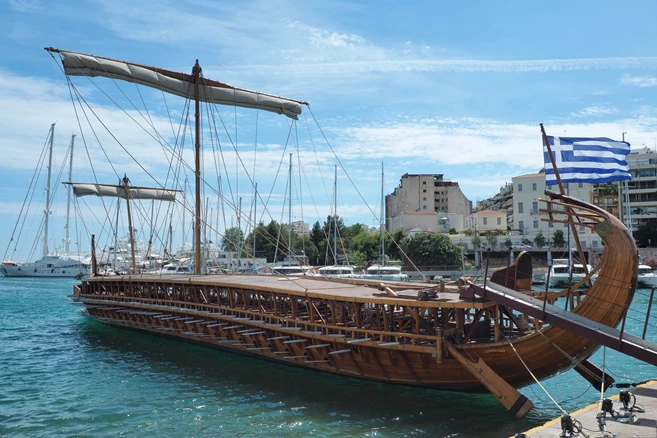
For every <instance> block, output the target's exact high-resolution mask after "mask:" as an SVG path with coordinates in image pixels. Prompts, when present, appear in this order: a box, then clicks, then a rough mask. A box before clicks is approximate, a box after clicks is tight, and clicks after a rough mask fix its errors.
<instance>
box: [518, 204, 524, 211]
mask: <svg viewBox="0 0 657 438" xmlns="http://www.w3.org/2000/svg"><path fill="white" fill-rule="evenodd" d="M524 212H525V205H524V204H523V203H522V202H518V213H524Z"/></svg>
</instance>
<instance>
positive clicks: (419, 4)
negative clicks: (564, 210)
mask: <svg viewBox="0 0 657 438" xmlns="http://www.w3.org/2000/svg"><path fill="white" fill-rule="evenodd" d="M656 13H657V4H656V3H655V2H652V1H641V0H636V1H632V2H617V1H587V0H582V1H578V2H571V1H559V0H557V1H552V2H549V3H536V2H526V1H497V2H488V1H479V2H476V1H464V2H444V1H411V2H396V1H395V2H393V1H388V0H378V1H365V0H364V1H331V2H326V1H310V0H305V1H294V0H291V1H286V0H277V1H267V0H263V1H259V0H256V1H248V0H245V1H240V2H228V1H220V0H216V1H203V0H199V1H184V0H177V1H168V0H158V1H149V0H144V1H139V2H134V1H133V2H128V1H123V0H97V1H85V0H78V1H75V2H67V1H40V0H5V1H3V2H2V3H1V4H0V16H2V17H3V26H2V32H3V33H4V35H3V38H1V39H0V54H1V55H2V56H0V108H1V109H2V117H1V118H0V154H1V155H0V156H1V157H2V159H0V171H1V172H2V175H3V178H2V179H1V180H0V185H2V190H0V226H1V227H2V229H3V230H4V231H3V232H2V233H0V250H4V249H5V248H12V247H13V248H14V249H12V251H11V252H10V254H9V255H10V256H11V257H13V258H15V259H19V258H21V257H28V255H27V253H26V252H25V251H26V250H25V249H16V248H17V247H16V246H15V243H16V241H17V233H16V231H14V232H13V235H14V241H12V244H11V245H10V239H11V238H12V231H13V230H15V229H17V228H20V227H16V224H17V220H18V218H19V213H20V211H21V208H22V205H23V203H24V199H25V198H26V193H27V190H28V188H29V186H30V182H31V181H32V176H33V174H34V169H35V168H36V166H37V163H38V160H39V156H40V154H41V153H42V150H43V147H44V142H45V141H46V137H47V133H48V130H49V128H50V125H51V124H52V123H56V130H55V139H54V140H55V141H54V143H55V149H56V152H55V159H54V162H55V163H57V164H56V165H54V166H53V167H54V168H55V167H56V168H57V169H60V168H61V167H62V162H63V157H64V155H63V153H64V152H63V151H65V150H66V147H67V146H68V144H69V142H70V137H71V135H72V134H76V136H77V137H76V138H77V140H76V142H77V143H76V145H77V144H79V146H76V155H75V156H74V157H75V158H74V162H75V164H74V174H75V175H76V177H79V178H85V177H87V178H88V177H89V175H90V174H89V170H90V168H91V167H92V165H91V164H89V162H87V161H86V159H87V158H89V157H85V158H83V159H80V160H78V158H77V157H78V155H77V154H80V155H82V156H84V155H87V156H90V155H94V154H99V151H100V150H99V149H97V148H96V149H94V148H93V145H92V143H94V139H93V138H92V136H91V135H90V134H89V133H87V134H82V133H81V132H83V131H84V130H81V129H80V127H81V126H82V125H83V124H80V123H79V122H78V118H77V117H76V112H75V111H74V106H73V104H72V98H71V89H70V88H69V87H68V86H67V82H66V78H65V76H64V75H63V73H62V71H61V68H60V64H58V62H57V61H56V60H55V59H53V57H51V56H50V54H49V53H48V52H46V51H44V50H43V48H44V47H56V48H59V49H64V50H70V51H76V52H82V53H89V54H94V55H98V56H104V57H109V58H114V59H121V60H126V61H132V62H136V63H140V64H145V65H153V66H157V67H161V68H166V69H169V70H173V71H184V72H189V71H190V70H191V67H192V66H193V65H194V62H195V61H196V60H197V59H198V60H199V63H200V65H201V66H202V68H203V74H204V76H205V77H207V78H211V79H215V80H219V81H222V82H226V83H229V84H231V85H235V86H238V87H242V88H247V89H253V90H258V91H262V92H266V93H271V94H275V95H281V96H285V97H290V98H294V99H298V100H302V101H305V102H309V104H310V111H308V110H305V111H304V114H303V115H302V117H301V118H300V120H299V122H298V125H297V128H295V129H298V131H304V130H307V131H310V130H311V129H312V132H313V134H312V140H303V141H301V140H300V146H299V147H297V148H296V149H294V154H295V157H294V161H295V165H294V166H293V167H296V168H297V169H300V172H299V173H298V174H297V176H296V177H293V179H294V180H295V181H297V182H295V183H294V184H293V186H294V191H295V193H294V195H293V201H294V204H295V207H293V211H292V214H291V215H292V216H293V218H292V220H300V219H303V220H305V221H306V222H308V223H311V224H312V223H313V222H314V221H315V220H316V219H317V218H318V217H319V218H321V217H324V218H325V217H326V215H327V214H328V213H329V212H330V211H331V208H332V196H333V195H332V193H333V166H334V165H338V166H339V172H338V178H337V179H338V182H337V186H338V187H339V188H338V198H339V200H338V203H337V204H338V207H337V213H338V214H339V215H340V216H341V217H342V218H343V219H344V220H345V222H346V223H347V224H351V223H365V224H367V225H369V226H377V223H376V221H377V220H378V214H379V213H378V211H379V207H378V205H379V203H380V192H381V166H382V164H383V167H384V169H385V170H384V172H385V177H384V191H385V192H386V193H391V192H392V191H393V190H394V188H395V187H396V186H397V185H398V184H399V181H400V177H401V176H402V175H403V174H405V173H411V174H423V173H428V174H443V175H444V177H445V178H447V179H450V180H453V181H457V182H458V183H459V185H460V187H461V189H462V191H463V192H464V194H465V195H466V196H467V197H468V198H469V199H470V200H472V201H473V203H474V202H476V201H478V200H482V199H485V198H488V197H491V196H493V195H494V194H495V193H497V192H498V191H499V189H500V187H502V186H503V185H504V184H506V183H508V182H510V181H511V178H512V177H514V176H517V175H522V174H526V173H534V172H536V171H538V170H539V169H540V168H541V167H542V166H543V163H542V153H541V151H542V149H541V133H540V127H539V124H540V123H543V124H544V126H545V128H546V131H547V133H548V135H561V136H596V137H597V136H599V137H610V138H614V139H621V138H622V136H623V135H624V136H625V139H626V140H627V141H629V142H630V143H631V145H632V147H633V148H639V147H643V146H647V147H650V148H655V147H656V146H657V108H656V105H655V102H654V101H655V97H656V92H657V46H655V44H654V42H655V41H657V38H656V37H657V28H656V27H655V26H654V24H653V23H652V21H653V18H654V17H655V16H656ZM74 83H75V84H76V87H77V90H80V92H81V93H82V94H83V95H85V98H86V99H88V101H89V103H90V104H91V105H95V106H94V108H96V111H97V113H98V114H99V116H101V117H102V118H103V119H104V120H109V121H110V122H108V123H109V124H111V125H112V129H113V130H114V132H118V133H120V134H121V136H122V138H121V140H120V141H121V142H122V143H121V144H123V145H124V148H123V149H121V150H120V149H115V150H114V152H111V151H110V150H109V149H107V150H103V151H105V152H102V153H103V154H104V153H107V154H108V155H110V156H111V158H116V159H117V161H118V162H119V165H118V166H117V167H116V168H115V169H112V170H111V171H110V169H109V166H99V167H98V168H94V171H95V172H97V173H96V177H97V178H98V180H99V182H103V181H106V182H109V183H115V181H116V179H117V176H123V173H129V174H130V176H131V180H134V181H136V182H141V183H143V184H144V185H152V184H153V182H152V181H151V182H149V181H148V178H144V179H141V178H140V177H139V175H140V173H141V172H142V171H144V170H146V172H147V173H148V174H153V175H156V174H157V177H158V178H162V177H163V176H162V175H163V174H162V172H163V170H162V169H163V168H164V167H166V159H165V158H163V156H162V154H161V151H162V146H161V145H160V144H159V143H158V142H156V141H154V138H153V137H152V135H151V134H148V135H146V134H145V132H144V131H145V130H144V128H143V126H144V125H143V124H142V126H135V125H136V124H134V123H128V122H129V120H128V117H126V115H133V116H134V115H137V114H138V115H137V117H139V115H140V116H142V117H143V115H144V114H147V117H148V118H150V120H151V122H150V123H152V125H153V126H156V127H157V128H159V130H162V131H167V130H168V134H165V135H167V136H169V137H171V136H172V135H173V134H172V130H173V129H172V127H171V123H170V122H169V118H175V117H178V118H180V117H181V115H182V114H183V113H184V109H183V108H184V107H183V105H182V103H181V102H179V101H175V99H174V100H171V101H167V105H169V104H171V108H168V107H167V106H165V105H163V103H162V102H163V99H162V96H161V95H159V96H158V95H157V93H156V92H154V91H152V90H151V91H143V92H142V93H143V94H135V91H134V87H133V88H130V87H129V86H128V87H126V88H124V90H127V91H126V93H128V94H129V95H130V97H131V98H132V99H134V100H133V102H134V101H139V102H140V104H141V103H142V101H143V106H144V108H147V112H144V111H138V110H136V109H134V108H129V107H127V106H125V102H123V103H124V106H123V108H122V109H120V108H116V107H113V106H112V105H109V101H108V98H107V97H106V96H105V95H104V94H102V93H101V92H99V91H98V89H97V88H96V86H97V85H96V84H100V85H103V86H108V85H109V86H110V89H112V87H114V88H113V90H114V92H115V94H117V93H116V90H117V88H116V86H115V85H114V84H112V83H111V82H110V83H108V80H105V82H104V83H103V80H98V81H94V82H90V81H88V80H86V79H85V80H80V78H76V80H75V81H74ZM118 94H119V97H118V100H127V99H128V97H125V96H123V97H122V96H121V95H120V93H118ZM156 97H158V98H159V102H155V98H156ZM146 102H148V104H147V103H146ZM126 108H127V109H126ZM167 110H168V111H167ZM79 115H80V114H79V113H78V116H79ZM254 118H255V117H254V116H253V115H252V114H247V112H243V111H242V110H240V111H234V110H233V109H222V120H223V121H224V122H225V123H226V130H227V131H228V132H229V133H231V136H232V137H233V140H234V141H235V142H236V144H237V145H238V146H237V147H238V149H239V150H241V151H248V149H247V148H248V147H251V148H257V150H258V152H257V154H256V153H255V152H253V151H249V152H246V153H245V155H244V156H245V157H246V158H245V159H244V164H243V166H244V167H242V164H241V163H238V161H237V160H236V158H235V154H234V153H233V154H231V153H230V151H227V152H226V164H223V165H220V166H225V167H224V170H223V171H222V172H224V173H225V175H233V174H235V175H236V177H237V176H238V174H239V175H241V176H239V177H238V178H236V181H239V182H234V183H232V185H231V186H230V190H231V192H232V193H231V195H225V196H226V197H227V198H230V199H231V200H232V203H234V204H237V203H238V201H237V199H239V198H242V203H243V208H252V201H251V199H252V198H253V194H252V192H253V191H252V189H251V186H250V183H249V182H248V177H247V176H246V173H247V171H246V170H244V169H253V171H252V172H251V171H250V173H251V178H252V179H253V180H255V181H257V182H258V183H259V187H260V189H259V190H261V191H262V192H261V196H263V197H265V196H270V197H271V200H272V201H271V203H270V204H269V210H270V213H271V217H273V218H275V219H276V220H278V221H283V222H286V220H287V219H286V218H285V216H286V215H288V212H287V211H286V210H285V207H283V205H284V204H285V202H286V195H285V192H286V190H285V182H286V178H287V175H286V174H285V173H286V169H287V166H288V164H287V162H286V161H285V160H287V158H286V156H287V153H288V152H292V151H293V150H292V149H289V150H288V149H284V148H285V144H286V141H287V140H286V138H287V137H286V135H287V133H288V132H289V123H288V122H287V121H286V120H285V117H282V116H278V115H265V114H260V113H259V115H258V116H257V122H256V123H257V126H258V128H257V134H255V132H256V130H255V129H254V128H251V130H250V132H249V133H247V134H246V135H245V136H242V137H236V136H237V134H235V135H232V133H233V130H234V131H235V132H237V130H236V129H235V128H236V125H239V126H240V128H241V127H242V126H244V125H246V124H247V123H249V124H250V123H252V122H253V120H254ZM309 125H312V128H307V126H309ZM265 128H279V129H280V131H281V132H282V133H281V132H279V133H278V134H268V133H265V130H266V129H265ZM222 129H223V128H222ZM320 129H321V130H320ZM247 132H248V131H247ZM97 134H98V135H99V136H100V137H101V138H99V142H100V140H103V141H107V140H110V141H111V138H109V136H108V134H106V133H102V132H100V133H97ZM83 135H84V136H85V137H84V141H81V138H82V136H83ZM322 137H325V139H326V140H324V138H322ZM83 143H88V145H87V144H84V145H83ZM320 143H322V144H321V145H320ZM224 144H226V143H225V142H224ZM78 151H79V152H78ZM93 151H95V152H93ZM284 151H285V152H284ZM128 152H129V153H130V154H129V156H128ZM190 153H191V150H190V151H186V152H185V154H186V156H187V155H188V154H190ZM205 154H206V152H204V162H205V163H206V166H209V167H211V166H210V164H209V163H210V162H211V158H210V157H209V156H206V155H205ZM132 156H134V160H133V159H132ZM256 157H257V158H256ZM301 158H304V159H309V161H313V160H314V161H315V164H314V167H311V165H308V166H309V167H302V165H301V164H300V163H301V161H300V160H301ZM297 159H299V163H296V161H297ZM190 160H191V161H189V162H193V158H191V159H190ZM137 161H139V162H142V163H145V164H143V166H144V167H140V166H142V165H137V164H136V162H137ZM254 161H255V163H254ZM297 164H298V167H297ZM279 167H280V168H281V169H283V170H282V171H280V172H279V173H278V177H277V176H276V174H277V172H278V169H279ZM158 171H159V172H160V173H159V174H158ZM206 171H207V169H206ZM53 172H54V170H53ZM66 179H67V178H66V177H64V178H63V180H66ZM74 179H75V178H74ZM274 179H276V181H277V182H276V183H275V184H274V182H273V181H274ZM100 180H103V181H100ZM39 184H40V185H43V179H42V180H40V181H39ZM225 186H226V183H224V188H225ZM310 186H316V187H314V189H315V190H316V193H318V194H317V195H312V194H311V193H312V192H311V190H310V189H309V188H310ZM263 187H264V188H263ZM269 191H270V192H271V195H270V194H269V193H267V194H265V192H269ZM43 193H44V191H43V189H40V190H37V191H36V195H35V196H37V197H38V196H41V197H43ZM62 193H63V190H60V191H59V193H58V194H57V196H58V199H57V200H55V201H54V203H55V204H54V206H53V215H54V216H55V218H54V221H55V222H54V224H53V225H52V226H51V228H52V233H53V234H55V235H56V237H53V244H52V245H53V246H56V245H57V243H56V242H58V241H59V240H61V235H62V233H63V231H62V229H63V225H62V224H63V222H62V218H63V217H64V216H65V210H66V208H65V203H66V200H65V198H63V199H62V197H61V196H60V195H61V194H62ZM363 201H366V203H367V206H363ZM89 202H91V201H89ZM249 205H251V207H249ZM299 206H303V207H301V208H300V207H299ZM103 208H105V207H103ZM256 208H257V207H256ZM260 208H262V207H260ZM218 210H219V207H217V209H216V210H215V214H217V213H216V212H217V211H218ZM227 217H228V219H225V220H224V221H223V222H224V223H229V224H232V225H235V222H236V218H235V217H232V216H231V215H230V214H228V216H227ZM217 222H218V220H217ZM266 222H268V221H266ZM90 224H91V221H88V222H87V223H85V224H79V225H76V226H78V227H79V228H80V229H82V228H84V227H88V228H93V226H92V225H90ZM188 225H189V219H188ZM180 226H182V225H180ZM222 226H223V225H217V228H222ZM24 227H25V231H23V232H22V234H21V239H22V240H26V241H27V240H29V239H28V236H30V235H31V234H30V233H31V231H28V230H27V228H28V226H27V225H25V226H24ZM87 247H88V246H87ZM21 248H23V247H21ZM5 255H6V253H5Z"/></svg>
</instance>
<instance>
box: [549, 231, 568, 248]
mask: <svg viewBox="0 0 657 438" xmlns="http://www.w3.org/2000/svg"><path fill="white" fill-rule="evenodd" d="M552 243H554V246H556V247H557V248H563V247H564V246H565V245H566V240H565V239H564V237H563V230H556V231H555V232H554V234H553V235H552Z"/></svg>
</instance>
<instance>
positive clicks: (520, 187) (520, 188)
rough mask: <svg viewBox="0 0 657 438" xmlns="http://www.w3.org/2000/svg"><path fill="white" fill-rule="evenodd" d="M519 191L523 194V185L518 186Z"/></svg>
mask: <svg viewBox="0 0 657 438" xmlns="http://www.w3.org/2000/svg"><path fill="white" fill-rule="evenodd" d="M518 191H519V192H522V184H518Z"/></svg>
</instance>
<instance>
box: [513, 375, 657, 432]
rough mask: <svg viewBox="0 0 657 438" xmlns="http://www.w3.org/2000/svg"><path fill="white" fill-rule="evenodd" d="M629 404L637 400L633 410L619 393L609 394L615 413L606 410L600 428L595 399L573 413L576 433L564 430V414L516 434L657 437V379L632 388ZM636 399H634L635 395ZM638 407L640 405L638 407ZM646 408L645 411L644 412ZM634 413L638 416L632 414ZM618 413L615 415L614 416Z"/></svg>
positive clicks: (597, 406) (598, 404) (598, 408)
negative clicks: (627, 406)
mask: <svg viewBox="0 0 657 438" xmlns="http://www.w3.org/2000/svg"><path fill="white" fill-rule="evenodd" d="M629 393H630V404H629V406H630V407H631V406H632V404H634V403H636V404H635V408H634V411H633V412H632V411H631V410H625V409H623V407H624V405H623V403H622V401H621V400H620V399H619V394H616V395H614V396H611V397H609V400H611V402H612V403H611V405H612V406H611V410H612V412H614V415H612V414H611V413H607V414H606V415H605V418H604V422H603V426H604V429H603V430H601V429H602V428H601V421H600V420H599V419H598V413H599V412H600V403H599V402H598V403H594V404H592V405H589V406H587V407H585V408H583V409H580V410H579V411H576V412H574V413H572V414H571V415H570V417H571V419H572V420H573V424H574V427H575V429H574V431H573V433H566V434H564V432H563V428H562V418H561V417H560V418H555V419H554V420H551V421H549V422H547V423H545V424H544V425H543V426H539V427H536V428H534V429H531V430H528V431H526V432H523V434H516V435H515V436H516V437H523V436H524V437H526V438H548V437H550V438H553V437H560V436H567V437H571V436H572V437H585V436H590V437H616V438H622V437H646V438H657V380H651V381H650V382H648V383H645V384H643V385H640V386H637V387H636V388H632V389H630V390H629ZM632 394H633V395H634V397H636V402H634V397H631V395H632ZM637 408H638V409H637ZM641 411H644V412H641ZM631 415H634V416H635V417H631ZM614 417H616V418H614Z"/></svg>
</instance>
